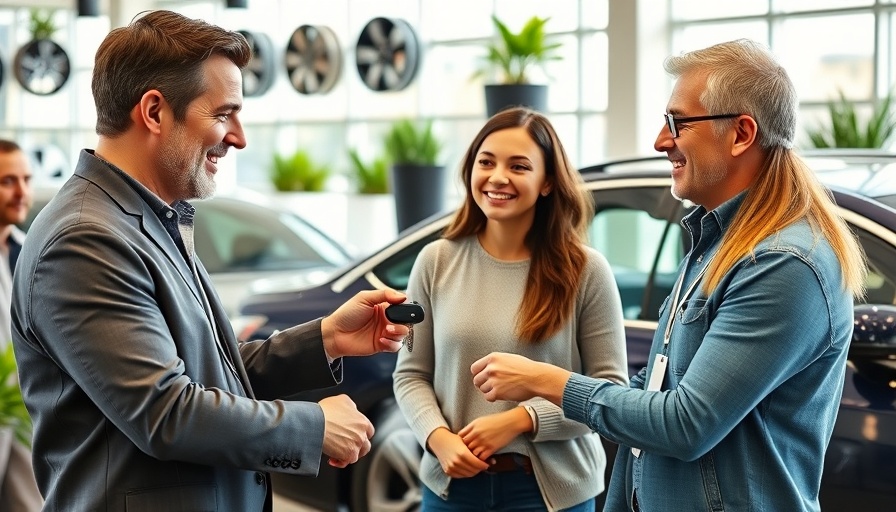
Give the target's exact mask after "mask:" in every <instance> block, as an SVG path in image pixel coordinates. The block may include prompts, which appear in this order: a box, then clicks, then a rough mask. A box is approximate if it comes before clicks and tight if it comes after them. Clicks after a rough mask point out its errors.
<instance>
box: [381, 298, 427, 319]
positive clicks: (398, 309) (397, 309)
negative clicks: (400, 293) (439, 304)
mask: <svg viewBox="0 0 896 512" xmlns="http://www.w3.org/2000/svg"><path fill="white" fill-rule="evenodd" d="M386 318H388V319H389V321H390V322H392V323H393V324H419V323H420V322H422V321H423V306H421V305H420V304H418V303H416V302H403V303H401V304H392V305H391V306H389V307H387V308H386Z"/></svg>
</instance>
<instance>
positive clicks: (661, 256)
mask: <svg viewBox="0 0 896 512" xmlns="http://www.w3.org/2000/svg"><path fill="white" fill-rule="evenodd" d="M594 202H595V206H596V209H597V211H596V214H595V216H594V220H593V222H592V223H591V226H590V228H589V232H588V239H589V243H590V244H591V246H592V247H594V248H595V249H597V250H598V251H600V252H601V253H602V254H603V255H604V256H605V257H606V258H607V260H608V261H609V263H610V266H611V268H612V269H613V275H614V277H615V278H616V285H617V286H618V287H619V294H620V297H621V298H622V312H623V316H624V317H625V318H627V319H640V320H657V319H658V318H659V308H660V305H661V304H662V301H663V300H664V299H665V298H666V296H668V295H669V293H670V292H671V290H672V286H673V285H674V283H675V277H676V275H677V270H678V264H679V262H680V261H681V259H682V257H683V256H684V253H685V245H684V244H685V237H684V236H683V233H682V229H681V226H680V225H679V224H678V221H679V220H680V218H681V216H682V214H683V211H684V208H683V206H682V204H681V202H680V201H678V200H676V199H675V198H674V197H672V195H671V194H670V193H669V189H668V187H649V188H645V187H637V188H618V189H606V190H599V191H596V192H595V193H594Z"/></svg>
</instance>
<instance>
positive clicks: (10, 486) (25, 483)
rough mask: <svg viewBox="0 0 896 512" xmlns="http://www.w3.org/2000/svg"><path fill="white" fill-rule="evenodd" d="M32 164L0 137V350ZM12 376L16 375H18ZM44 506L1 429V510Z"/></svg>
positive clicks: (23, 453) (27, 465) (5, 345)
mask: <svg viewBox="0 0 896 512" xmlns="http://www.w3.org/2000/svg"><path fill="white" fill-rule="evenodd" d="M30 167H31V166H30V165H29V163H28V155H27V154H25V152H24V151H23V150H22V148H21V146H19V145H18V144H17V143H15V142H13V141H11V140H6V139H0V351H3V352H5V351H6V350H9V343H10V340H11V339H12V333H10V319H9V310H10V305H9V303H10V300H11V299H12V275H13V272H14V271H15V267H16V261H18V259H19V251H20V250H21V249H22V242H24V241H25V233H23V232H22V230H20V229H19V228H18V227H16V224H21V223H22V222H23V221H24V220H25V218H26V217H27V216H28V210H29V209H30V208H31V198H32V191H31V168H30ZM14 378H18V377H17V376H16V377H14ZM42 506H43V500H42V499H41V496H40V492H39V491H38V490H37V484H36V483H35V481H34V470H33V469H32V468H31V451H30V450H29V449H28V447H27V446H26V445H25V444H24V443H22V442H20V441H19V440H18V439H17V438H16V435H15V432H14V429H13V428H12V427H2V428H0V512H36V511H38V510H40V509H41V507H42Z"/></svg>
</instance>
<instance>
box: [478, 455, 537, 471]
mask: <svg viewBox="0 0 896 512" xmlns="http://www.w3.org/2000/svg"><path fill="white" fill-rule="evenodd" d="M489 462H490V465H489V467H488V469H486V470H485V472H486V473H489V474H495V473H511V472H514V471H522V472H524V473H526V474H527V475H531V474H532V459H530V458H529V457H527V456H525V455H522V454H519V453H499V454H497V455H492V456H491V457H490V460H489Z"/></svg>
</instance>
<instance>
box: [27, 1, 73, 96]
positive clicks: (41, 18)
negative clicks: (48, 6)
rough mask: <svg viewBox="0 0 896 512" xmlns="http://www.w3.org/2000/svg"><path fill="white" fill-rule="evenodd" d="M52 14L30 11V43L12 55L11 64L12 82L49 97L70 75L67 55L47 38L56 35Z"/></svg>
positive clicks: (46, 11)
mask: <svg viewBox="0 0 896 512" xmlns="http://www.w3.org/2000/svg"><path fill="white" fill-rule="evenodd" d="M53 14H54V11H48V10H43V9H31V11H30V19H29V23H28V29H29V31H30V32H31V40H30V41H28V42H27V43H25V45H24V46H22V47H21V48H19V50H18V51H17V52H16V55H15V59H14V61H13V68H14V71H15V76H16V80H18V82H19V84H20V85H21V86H22V87H24V88H25V90H27V91H28V92H31V93H33V94H39V95H42V96H45V95H49V94H53V93H55V92H56V91H58V90H59V89H60V88H62V86H63V85H65V82H66V81H68V77H69V74H70V73H71V62H70V61H69V58H68V54H67V53H65V50H63V49H62V47H61V46H59V45H58V44H56V42H55V41H53V40H52V39H50V38H51V37H53V34H54V33H55V32H56V25H55V24H54V23H53Z"/></svg>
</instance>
